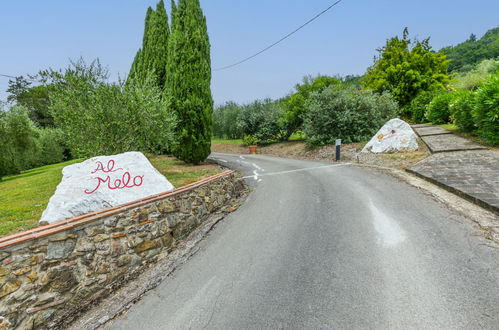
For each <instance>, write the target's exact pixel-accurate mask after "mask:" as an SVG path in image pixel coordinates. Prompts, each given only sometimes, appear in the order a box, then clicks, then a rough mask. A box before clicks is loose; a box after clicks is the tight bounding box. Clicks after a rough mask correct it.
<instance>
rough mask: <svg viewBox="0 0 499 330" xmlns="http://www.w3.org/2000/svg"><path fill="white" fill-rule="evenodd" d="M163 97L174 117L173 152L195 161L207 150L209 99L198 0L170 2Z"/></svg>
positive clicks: (208, 65) (203, 25) (204, 31)
mask: <svg viewBox="0 0 499 330" xmlns="http://www.w3.org/2000/svg"><path fill="white" fill-rule="evenodd" d="M166 68H167V73H166V88H165V96H166V98H167V100H168V106H169V109H170V110H171V111H173V112H174V113H175V114H176V115H177V118H178V121H179V124H178V126H177V138H178V141H179V143H178V147H176V148H175V149H174V150H173V154H174V155H175V156H176V157H177V158H179V159H181V160H184V161H186V162H189V163H194V164H197V163H199V162H201V161H203V160H205V159H206V157H208V155H209V154H210V149H211V127H212V118H211V117H212V112H213V98H212V95H211V87H210V82H211V61H210V41H209V38H208V31H207V27H206V18H205V16H204V14H203V11H202V9H201V5H200V3H199V0H179V2H178V4H177V5H175V3H173V2H172V29H171V36H170V40H169V42H168V63H167V66H166Z"/></svg>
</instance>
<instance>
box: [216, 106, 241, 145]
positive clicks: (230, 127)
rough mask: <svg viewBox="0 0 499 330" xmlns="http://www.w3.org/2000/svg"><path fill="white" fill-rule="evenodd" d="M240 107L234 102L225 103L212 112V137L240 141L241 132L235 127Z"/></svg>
mask: <svg viewBox="0 0 499 330" xmlns="http://www.w3.org/2000/svg"><path fill="white" fill-rule="evenodd" d="M241 111H242V107H241V106H239V105H238V104H236V103H235V102H227V103H226V104H224V105H222V106H219V107H217V108H216V109H215V110H214V111H213V135H214V136H216V137H219V138H226V139H241V138H242V137H243V132H242V131H241V130H240V129H239V127H238V125H237V120H238V116H239V114H240V113H241Z"/></svg>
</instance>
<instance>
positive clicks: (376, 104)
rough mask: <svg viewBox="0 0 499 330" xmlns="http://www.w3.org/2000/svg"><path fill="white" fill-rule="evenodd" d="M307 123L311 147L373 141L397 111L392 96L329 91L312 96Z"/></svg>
mask: <svg viewBox="0 0 499 330" xmlns="http://www.w3.org/2000/svg"><path fill="white" fill-rule="evenodd" d="M308 108H309V109H308V112H307V115H306V117H305V122H304V132H305V135H306V139H307V140H306V142H307V144H308V145H309V146H321V145H326V144H332V143H334V142H335V140H336V139H337V138H340V139H342V140H343V142H344V143H352V142H359V141H366V140H368V139H370V138H371V137H372V136H373V135H374V134H375V133H376V132H377V131H378V130H379V128H380V127H381V126H382V125H383V124H385V122H386V121H388V120H390V119H392V118H394V117H395V116H396V115H397V112H398V105H397V103H396V102H395V101H394V100H393V99H392V98H391V96H390V94H388V93H383V94H381V95H380V94H375V93H373V92H371V91H368V90H348V89H345V90H334V89H326V90H324V91H322V92H320V93H316V94H314V95H313V96H312V98H311V100H310V102H309V104H308Z"/></svg>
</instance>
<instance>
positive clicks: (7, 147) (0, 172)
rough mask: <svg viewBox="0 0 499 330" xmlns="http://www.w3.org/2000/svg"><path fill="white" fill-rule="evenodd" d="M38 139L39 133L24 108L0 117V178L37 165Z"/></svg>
mask: <svg viewBox="0 0 499 330" xmlns="http://www.w3.org/2000/svg"><path fill="white" fill-rule="evenodd" d="M37 139H38V132H37V130H36V128H35V126H34V125H33V122H32V121H31V120H30V119H29V117H28V110H27V109H25V108H24V107H22V106H14V107H12V108H11V109H10V110H8V111H7V112H6V113H4V114H2V115H1V116H0V150H1V152H0V178H1V177H2V176H5V175H8V174H16V173H19V172H20V171H22V170H25V169H28V168H30V167H31V166H32V165H33V164H34V163H35V158H36V155H37V153H38V150H39V147H38V143H37Z"/></svg>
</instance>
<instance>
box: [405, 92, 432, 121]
mask: <svg viewBox="0 0 499 330" xmlns="http://www.w3.org/2000/svg"><path fill="white" fill-rule="evenodd" d="M436 95H438V92H426V91H425V92H421V93H419V95H418V96H416V97H415V98H414V99H413V100H412V101H411V104H410V105H409V106H408V107H407V112H408V113H410V114H411V120H412V121H413V122H414V123H423V122H424V121H425V113H426V111H428V105H429V104H430V102H431V100H433V98H434V97H435V96H436Z"/></svg>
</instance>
